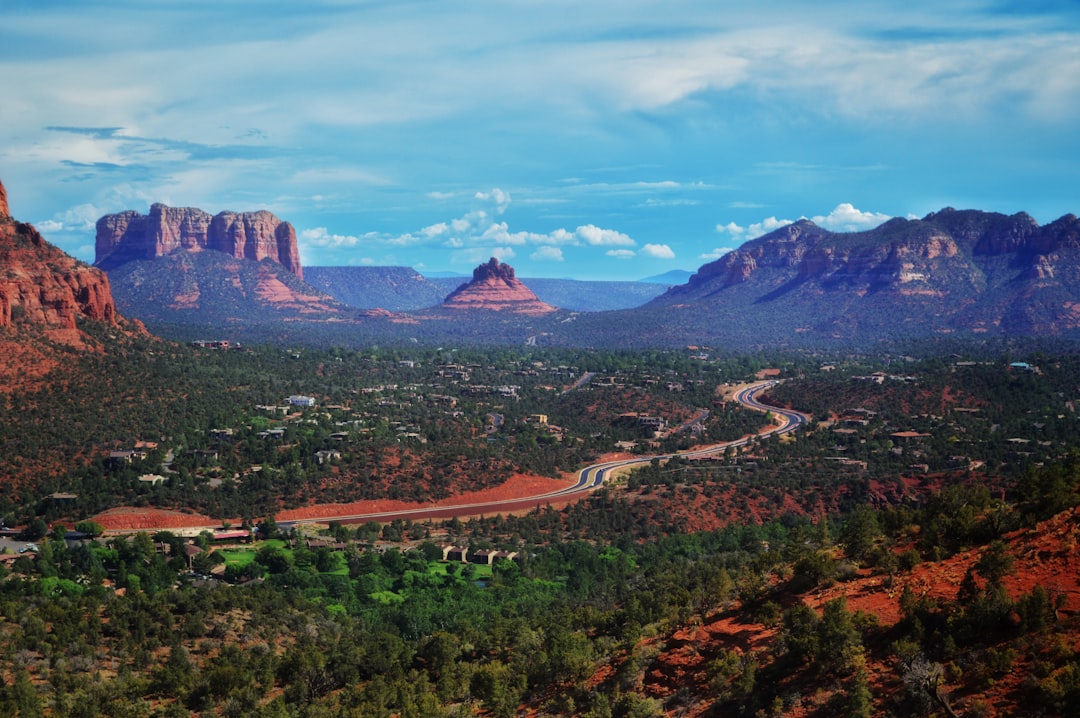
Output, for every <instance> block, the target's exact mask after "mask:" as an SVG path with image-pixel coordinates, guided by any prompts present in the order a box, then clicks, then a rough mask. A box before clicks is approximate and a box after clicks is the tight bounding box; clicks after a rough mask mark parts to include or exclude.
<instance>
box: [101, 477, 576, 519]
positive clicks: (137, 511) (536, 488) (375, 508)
mask: <svg viewBox="0 0 1080 718" xmlns="http://www.w3.org/2000/svg"><path fill="white" fill-rule="evenodd" d="M574 478H576V475H575V476H574ZM574 478H570V477H568V478H564V479H550V478H546V477H543V476H534V475H531V474H520V473H519V474H513V475H511V476H510V478H508V479H507V480H506V481H505V482H503V483H502V484H500V485H499V486H495V487H492V488H490V489H483V490H481V491H470V492H468V493H464V494H459V495H457V496H454V497H452V498H449V499H446V500H445V501H440V502H438V503H433V502H432V503H415V502H408V501H398V500H393V499H374V500H369V501H353V502H350V503H336V504H317V505H314V506H304V507H301V508H297V509H285V510H282V511H279V512H277V513H276V514H275V515H274V519H275V520H277V521H307V520H324V521H331V520H333V519H335V518H337V517H339V516H356V515H359V514H373V513H385V512H388V511H409V510H413V509H423V508H431V507H433V506H446V507H452V506H462V505H466V504H477V503H489V502H493V501H512V500H515V499H526V498H529V497H532V496H538V495H540V494H545V493H549V492H551V491H558V490H559V489H564V488H566V487H567V486H570V485H571V484H572V483H573V480H574ZM497 511H498V508H497V507H487V508H485V509H484V510H483V512H482V513H486V514H494V513H496V512H497ZM474 513H476V512H474ZM93 521H96V522H97V523H99V524H101V525H102V526H104V527H105V529H106V530H107V531H155V530H164V529H180V528H204V527H205V528H213V527H216V526H220V525H221V522H220V521H218V520H215V519H212V518H210V517H209V516H204V515H202V514H196V513H184V512H181V511H168V510H163V509H154V508H139V507H133V506H120V507H117V508H113V509H109V510H108V511H104V512H102V513H100V514H98V515H97V516H95V517H93ZM230 522H231V523H232V524H235V525H239V523H240V519H238V518H236V519H231V520H230Z"/></svg>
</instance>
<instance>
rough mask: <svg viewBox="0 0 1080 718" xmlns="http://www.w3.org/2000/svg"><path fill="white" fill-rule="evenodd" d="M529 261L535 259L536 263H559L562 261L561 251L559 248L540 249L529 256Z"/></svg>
mask: <svg viewBox="0 0 1080 718" xmlns="http://www.w3.org/2000/svg"><path fill="white" fill-rule="evenodd" d="M529 257H530V258H531V259H535V260H537V261H538V262H561V261H563V259H564V257H563V253H562V249H560V248H559V247H551V246H548V247H540V248H539V249H537V250H536V251H535V252H533V253H532V254H530V255H529Z"/></svg>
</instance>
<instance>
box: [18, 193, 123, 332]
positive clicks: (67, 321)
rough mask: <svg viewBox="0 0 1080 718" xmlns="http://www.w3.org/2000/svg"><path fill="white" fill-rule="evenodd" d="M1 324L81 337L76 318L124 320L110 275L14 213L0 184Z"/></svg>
mask: <svg viewBox="0 0 1080 718" xmlns="http://www.w3.org/2000/svg"><path fill="white" fill-rule="evenodd" d="M0 269H2V270H3V273H2V274H0V327H2V328H12V327H14V328H15V329H18V328H19V327H21V326H26V325H34V326H38V327H41V328H43V329H45V330H46V331H47V333H49V334H50V336H52V337H53V338H54V339H59V340H62V341H70V342H77V341H78V339H79V338H78V332H77V327H76V320H77V319H80V318H86V319H93V320H97V321H101V322H106V323H108V324H112V325H119V323H120V318H119V317H118V316H117V314H116V307H115V304H114V302H113V296H112V290H111V289H110V287H109V279H108V277H106V276H105V273H104V272H102V271H101V270H99V269H95V268H93V267H90V266H88V265H86V264H84V263H82V262H80V261H78V260H77V259H75V258H73V257H70V256H68V255H67V254H65V253H64V252H63V251H61V250H60V249H58V248H56V247H54V246H53V245H51V244H49V243H48V242H46V241H45V239H44V238H43V237H42V236H41V234H40V233H39V232H38V231H37V230H36V229H35V228H34V227H33V226H32V225H29V224H24V223H22V222H16V221H15V220H13V219H12V218H11V216H10V209H9V208H8V204H7V193H6V191H5V190H4V188H3V185H0Z"/></svg>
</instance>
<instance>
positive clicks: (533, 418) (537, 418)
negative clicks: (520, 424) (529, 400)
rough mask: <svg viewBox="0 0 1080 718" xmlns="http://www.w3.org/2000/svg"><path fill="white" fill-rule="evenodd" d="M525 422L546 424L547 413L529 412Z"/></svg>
mask: <svg viewBox="0 0 1080 718" xmlns="http://www.w3.org/2000/svg"><path fill="white" fill-rule="evenodd" d="M525 423H527V424H546V423H548V417H547V414H529V415H528V416H527V417H525Z"/></svg>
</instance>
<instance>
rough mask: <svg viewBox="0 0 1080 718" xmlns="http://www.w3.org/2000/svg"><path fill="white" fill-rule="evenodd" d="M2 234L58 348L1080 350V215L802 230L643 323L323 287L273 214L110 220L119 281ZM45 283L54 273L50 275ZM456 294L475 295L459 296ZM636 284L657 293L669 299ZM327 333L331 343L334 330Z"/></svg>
mask: <svg viewBox="0 0 1080 718" xmlns="http://www.w3.org/2000/svg"><path fill="white" fill-rule="evenodd" d="M2 217H3V221H4V224H3V227H4V230H3V231H4V237H5V250H4V251H5V259H6V262H5V263H6V266H7V267H8V270H7V276H6V282H5V283H3V284H0V322H3V323H4V324H5V325H12V324H15V323H18V321H19V320H21V319H23V318H26V317H34V318H35V319H40V320H42V321H44V322H46V323H49V326H51V327H53V331H54V332H55V331H56V330H57V329H59V328H60V327H63V328H64V329H63V331H67V332H69V333H70V332H71V331H73V330H74V326H75V319H76V318H77V317H80V316H90V317H93V318H95V319H101V320H103V321H117V320H116V319H115V318H114V315H124V316H130V317H134V318H137V319H142V320H145V321H147V322H150V323H151V324H152V325H154V324H178V325H184V324H187V325H194V326H201V327H222V328H227V329H228V330H229V331H231V332H241V333H242V332H243V331H245V328H250V327H256V326H263V327H265V326H269V325H272V324H275V323H276V324H279V325H280V324H281V322H283V321H285V322H288V331H289V333H290V335H293V336H302V335H304V334H305V332H307V333H309V334H312V335H313V336H316V335H317V336H318V337H319V339H317V341H320V342H322V341H333V342H339V343H343V344H349V343H355V342H359V341H368V340H371V339H372V338H373V337H374V338H379V337H382V338H383V340H386V341H391V340H395V339H397V340H400V339H402V338H403V337H404V336H405V335H407V337H408V338H409V339H415V340H418V341H423V340H431V341H437V342H443V341H449V340H458V341H470V340H477V341H483V342H485V343H490V342H501V343H521V342H525V341H530V342H532V341H538V340H539V341H543V342H546V343H552V344H558V345H577V346H612V347H640V346H686V345H698V344H707V345H714V346H721V347H729V348H732V349H737V348H747V347H761V346H771V347H785V346H786V347H805V346H867V345H869V344H873V343H875V342H880V341H883V340H906V339H913V338H915V339H918V338H928V337H942V336H953V337H966V338H976V339H978V338H985V337H1057V338H1065V339H1076V338H1080V220H1077V218H1076V217H1075V216H1074V215H1066V216H1064V217H1061V218H1060V219H1058V220H1056V221H1054V222H1051V223H1049V224H1046V225H1044V226H1040V225H1039V223H1038V222H1036V221H1035V220H1034V219H1033V218H1032V217H1031V216H1029V215H1027V214H1024V213H1019V214H1015V215H1011V216H1007V215H1003V214H998V213H993V212H984V211H980V210H955V209H952V208H945V209H943V210H941V211H939V212H934V213H931V214H928V215H926V216H925V217H923V218H921V219H893V220H890V221H888V222H886V223H885V224H883V225H881V226H879V227H877V228H876V229H873V230H869V231H865V232H857V233H837V232H831V231H829V230H826V229H824V228H822V227H819V226H817V225H815V224H813V223H812V222H810V221H807V220H800V221H798V222H795V223H793V224H790V225H787V226H785V227H782V228H780V229H777V230H775V231H773V232H770V233H769V234H766V235H763V236H761V237H758V238H756V239H753V240H751V241H749V242H747V243H745V244H744V245H743V246H742V247H740V248H739V249H737V250H735V251H733V252H731V253H729V254H727V255H725V256H723V257H721V258H720V259H718V260H716V261H713V262H710V263H708V264H705V265H703V266H701V267H700V268H699V269H698V270H697V272H696V273H694V274H693V275H692V276H691V277H690V278H689V280H688V281H687V282H685V283H684V284H679V285H675V286H672V287H670V288H668V289H667V291H665V292H663V293H662V294H660V295H659V296H655V295H654V298H652V299H651V300H649V301H645V300H646V299H648V292H644V293H642V294H640V295H638V296H639V298H641V299H642V301H644V302H645V303H643V304H642V306H638V307H634V308H629V309H627V308H621V309H617V310H614V311H591V312H590V311H581V310H580V309H579V307H580V305H576V306H567V305H572V304H573V303H572V302H559V301H548V300H547V299H546V298H545V296H544V295H541V294H540V292H535V293H534V290H533V287H531V286H530V285H529V284H528V283H526V282H523V281H522V280H520V279H518V278H517V277H516V275H515V273H514V271H513V268H512V267H509V266H508V265H505V264H500V263H499V262H498V261H497V260H494V259H493V260H492V261H491V262H488V263H486V264H483V265H480V266H479V267H477V268H476V270H475V271H474V275H473V278H472V280H471V281H469V282H466V283H461V282H460V280H459V278H447V279H434V280H432V279H427V278H424V277H422V276H421V275H419V274H417V273H416V272H414V271H412V270H410V269H407V268H395V267H390V268H387V267H378V268H375V267H365V268H359V267H358V268H348V267H337V268H334V267H323V268H318V269H317V270H315V269H312V270H310V271H309V277H308V278H309V279H310V283H308V282H305V281H303V279H302V276H303V270H302V269H301V267H300V264H299V256H298V254H297V253H296V252H295V249H294V247H295V245H294V242H295V232H294V231H293V230H292V227H291V225H288V223H287V222H282V221H281V220H278V219H277V218H276V217H273V215H271V214H270V213H268V212H255V213H245V214H235V213H222V214H219V215H217V217H211V216H210V215H208V214H207V213H204V212H201V211H199V210H194V209H191V208H182V209H176V210H174V209H172V208H168V207H165V206H164V205H153V206H152V207H151V211H150V214H149V215H148V216H147V217H142V215H139V214H138V213H133V212H127V213H121V214H119V215H110V216H108V217H104V218H102V220H101V221H99V223H98V232H99V233H98V238H97V247H98V250H99V256H98V261H97V264H98V265H99V266H101V267H105V268H106V269H107V270H108V274H109V276H108V279H106V278H105V277H104V275H103V274H101V273H100V272H96V271H95V270H92V268H90V267H86V266H85V265H82V263H80V262H77V261H76V260H73V259H71V258H67V257H65V256H64V255H63V254H62V253H61V252H60V251H59V250H57V249H55V248H53V247H51V245H48V243H47V242H45V241H44V239H43V238H41V236H40V235H39V234H38V233H37V232H36V230H34V229H33V228H32V227H30V226H29V225H24V224H21V223H17V222H15V221H14V220H13V219H11V217H10V215H9V210H8V208H7V206H6V199H5V201H4V203H3V209H2ZM283 227H284V228H285V229H282V228H283ZM282 238H284V239H282ZM221 247H224V249H225V250H226V251H221V249H220V248H221ZM31 249H33V252H30V250H31ZM275 249H276V253H275V251H272V250H275ZM16 250H18V251H16ZM24 250H25V251H24ZM28 252H29V253H28ZM34 252H36V254H35V253H34ZM39 255H40V256H39ZM32 258H33V259H32ZM31 264H36V266H38V269H37V270H31V269H30V268H29V267H30V265H31ZM41 265H45V266H49V267H53V268H56V269H55V270H49V271H42V270H40V266H41ZM35 272H37V273H35ZM529 281H530V282H532V283H535V284H536V285H537V287H545V289H546V290H547V294H546V296H548V297H550V296H551V293H552V291H554V290H553V289H552V287H556V288H557V287H558V286H559V283H560V282H562V283H563V284H562V285H561V286H563V287H566V286H573V283H572V282H570V280H529ZM110 282H111V292H110V291H109V287H110ZM446 283H454V284H461V285H462V286H461V287H459V288H458V289H456V290H454V291H447V289H446V286H447V285H446ZM313 284H316V285H318V286H313ZM586 284H588V283H586ZM606 284H618V283H606ZM630 284H640V285H641V286H645V287H650V288H651V291H652V292H658V291H659V290H662V289H663V286H664V285H660V284H645V283H630ZM564 294H565V291H564ZM114 295H115V297H116V299H115V303H114V301H113V299H112V297H113V296H114ZM579 296H580V293H579ZM624 296H625V295H624ZM373 297H374V298H375V299H376V300H377V301H375V302H373V301H372V298H373ZM380 304H386V305H388V306H382V307H380ZM365 305H366V306H365ZM560 306H561V308H559V307H560ZM117 310H119V311H117ZM494 314H498V315H499V316H498V319H497V320H496V319H494V318H493V315H494ZM328 323H329V324H333V326H334V330H333V332H332V335H330V334H327V333H326V330H325V329H320V328H319V326H320V325H326V324H328ZM152 328H153V327H152ZM72 336H74V335H72ZM538 338H539V339H538Z"/></svg>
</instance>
